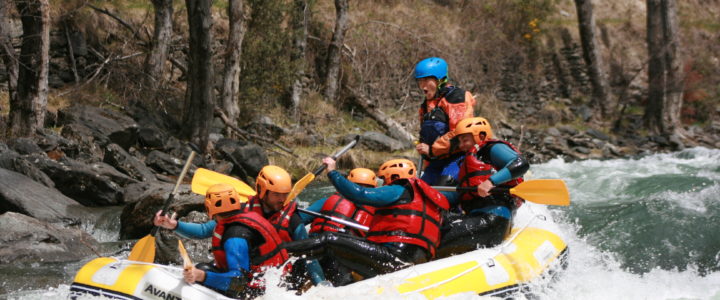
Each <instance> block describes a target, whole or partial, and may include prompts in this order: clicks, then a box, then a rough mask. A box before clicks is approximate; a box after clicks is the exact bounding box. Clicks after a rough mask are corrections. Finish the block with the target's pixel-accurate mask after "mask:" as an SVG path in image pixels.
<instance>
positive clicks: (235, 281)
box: [153, 183, 288, 298]
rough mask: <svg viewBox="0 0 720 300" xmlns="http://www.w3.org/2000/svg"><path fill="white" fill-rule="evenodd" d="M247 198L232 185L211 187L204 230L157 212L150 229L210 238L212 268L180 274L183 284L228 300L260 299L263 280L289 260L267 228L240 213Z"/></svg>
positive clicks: (267, 224)
mask: <svg viewBox="0 0 720 300" xmlns="http://www.w3.org/2000/svg"><path fill="white" fill-rule="evenodd" d="M244 201H247V196H245V195H240V194H238V192H237V191H236V190H235V188H234V187H233V186H232V185H229V184H224V183H220V184H215V185H213V186H210V187H209V188H208V190H207V193H206V196H205V209H206V211H207V214H208V216H209V217H210V218H211V219H212V221H210V222H208V223H204V224H195V223H187V222H180V221H178V220H176V219H175V215H173V216H171V217H168V216H165V215H163V214H162V211H158V212H157V214H156V215H155V218H154V220H153V223H154V224H155V226H160V227H163V228H167V229H170V230H174V231H175V233H177V234H178V235H180V236H183V237H186V238H192V239H203V238H209V237H212V242H211V243H212V254H213V257H214V258H215V263H214V264H198V265H197V266H195V267H192V268H188V269H186V270H185V271H184V272H183V277H184V279H185V281H186V282H187V283H200V284H202V285H204V286H207V287H209V288H211V289H214V290H217V291H219V292H221V293H223V294H225V295H227V296H229V297H241V298H248V297H255V296H258V295H260V294H262V293H263V291H264V282H263V280H262V274H263V272H264V271H265V270H266V268H269V267H278V266H283V265H284V264H285V262H286V261H287V260H288V254H287V252H286V251H285V249H283V248H281V247H280V244H281V243H282V240H281V238H280V235H279V234H278V233H277V231H276V230H275V227H273V225H272V224H270V222H268V221H267V220H266V219H265V218H264V217H262V216H261V215H259V214H257V213H255V212H244V211H242V210H240V204H241V202H244Z"/></svg>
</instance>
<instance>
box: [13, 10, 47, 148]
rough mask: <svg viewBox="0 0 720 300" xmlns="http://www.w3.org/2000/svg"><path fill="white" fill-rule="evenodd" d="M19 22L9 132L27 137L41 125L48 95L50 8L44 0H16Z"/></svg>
mask: <svg viewBox="0 0 720 300" xmlns="http://www.w3.org/2000/svg"><path fill="white" fill-rule="evenodd" d="M15 4H16V7H17V10H18V13H20V18H21V21H22V28H23V38H22V46H21V48H20V57H19V66H20V67H19V73H18V83H17V95H16V99H14V101H12V102H10V132H11V134H12V135H14V136H29V135H32V134H34V133H35V130H36V129H38V128H42V127H43V124H44V122H45V109H46V107H47V97H48V68H49V56H48V52H49V50H50V12H49V10H50V8H49V4H48V0H16V2H15Z"/></svg>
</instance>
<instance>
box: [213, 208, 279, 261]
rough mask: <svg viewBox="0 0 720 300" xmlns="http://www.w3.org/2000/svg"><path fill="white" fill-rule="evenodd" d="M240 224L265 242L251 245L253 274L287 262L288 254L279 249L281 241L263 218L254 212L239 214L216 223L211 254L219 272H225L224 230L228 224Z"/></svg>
mask: <svg viewBox="0 0 720 300" xmlns="http://www.w3.org/2000/svg"><path fill="white" fill-rule="evenodd" d="M234 223H238V224H242V225H244V226H246V227H249V228H250V229H252V230H254V231H256V232H258V233H259V234H260V235H261V236H262V237H263V239H264V240H265V242H264V243H263V244H261V245H251V246H252V248H251V249H250V253H257V255H252V256H253V257H251V259H250V268H251V269H252V271H253V273H258V272H262V271H263V269H264V268H267V267H276V266H280V265H282V264H283V263H285V261H287V260H288V253H287V251H286V250H285V248H282V247H280V244H281V243H282V240H281V239H280V236H279V235H278V233H277V232H276V231H275V228H273V226H272V224H270V222H268V220H266V219H265V218H263V216H261V215H260V214H257V213H255V212H240V213H238V214H236V215H234V216H232V217H228V218H225V219H223V220H221V221H218V222H217V225H216V226H215V231H214V232H213V235H212V249H211V250H212V253H213V256H215V266H216V267H218V268H220V269H221V270H227V268H228V265H227V256H226V255H225V249H223V234H224V233H225V228H226V227H227V226H228V225H230V224H234Z"/></svg>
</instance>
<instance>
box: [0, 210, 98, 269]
mask: <svg viewBox="0 0 720 300" xmlns="http://www.w3.org/2000/svg"><path fill="white" fill-rule="evenodd" d="M0 228H2V229H3V234H2V235H0V263H2V264H10V263H35V262H38V261H41V262H69V261H79V260H82V259H85V258H87V257H89V256H92V255H93V253H94V250H93V249H97V248H98V247H99V243H98V242H97V241H96V240H95V239H94V238H93V237H92V236H91V235H89V234H87V233H85V232H84V231H82V230H79V229H69V228H63V227H62V226H58V225H54V224H49V223H46V222H43V221H40V220H37V219H34V218H32V217H28V216H25V215H22V214H18V213H14V212H6V213H4V214H2V215H0Z"/></svg>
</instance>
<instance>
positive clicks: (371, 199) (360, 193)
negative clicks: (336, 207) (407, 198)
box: [328, 171, 405, 207]
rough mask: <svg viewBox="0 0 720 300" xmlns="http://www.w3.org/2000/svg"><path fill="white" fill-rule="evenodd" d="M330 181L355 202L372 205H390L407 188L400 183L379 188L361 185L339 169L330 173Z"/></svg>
mask: <svg viewBox="0 0 720 300" xmlns="http://www.w3.org/2000/svg"><path fill="white" fill-rule="evenodd" d="M328 178H330V182H332V184H333V185H334V186H335V189H337V191H338V192H340V194H342V195H343V196H345V198H347V199H348V200H350V201H352V202H354V203H355V204H362V205H370V206H376V207H377V206H388V205H390V204H392V203H394V202H395V201H397V200H398V199H400V197H401V196H402V194H403V193H404V192H405V188H404V187H402V186H399V185H386V186H381V187H377V188H367V187H364V186H360V185H358V184H356V183H354V182H352V181H350V180H348V179H347V178H345V177H344V176H342V174H340V172H338V171H331V172H329V173H328Z"/></svg>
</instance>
